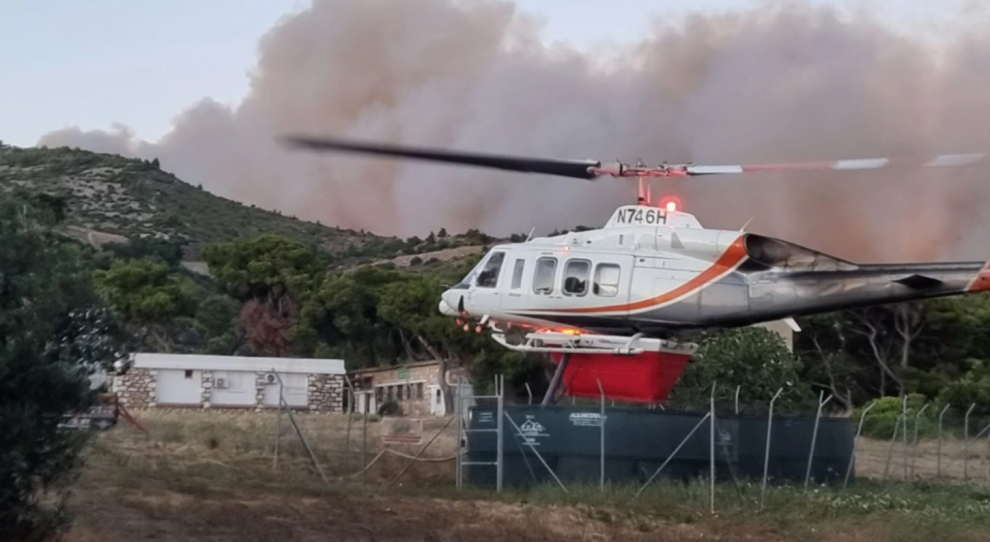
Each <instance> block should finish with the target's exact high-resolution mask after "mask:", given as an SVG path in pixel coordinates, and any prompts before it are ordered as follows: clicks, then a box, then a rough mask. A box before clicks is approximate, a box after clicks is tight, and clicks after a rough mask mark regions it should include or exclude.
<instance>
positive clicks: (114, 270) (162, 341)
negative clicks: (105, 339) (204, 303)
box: [95, 259, 198, 352]
mask: <svg viewBox="0 0 990 542" xmlns="http://www.w3.org/2000/svg"><path fill="white" fill-rule="evenodd" d="M95 278H96V283H97V287H98V289H99V291H100V293H101V294H103V296H104V297H105V298H106V299H107V300H108V301H109V302H110V303H111V304H112V305H113V306H114V307H115V308H116V309H117V310H118V311H119V312H120V313H121V315H122V316H123V317H124V318H125V319H126V321H128V322H129V323H131V324H134V325H136V326H138V327H142V328H144V332H145V335H146V336H150V337H151V338H152V339H153V340H154V341H155V343H156V345H157V347H158V348H160V349H162V350H164V351H166V352H167V351H169V350H170V344H169V340H168V334H167V331H166V330H167V327H168V326H169V324H170V323H172V322H173V321H174V320H175V319H176V318H178V317H180V316H192V315H193V314H194V311H195V308H196V299H197V298H198V292H197V289H196V286H195V285H194V284H193V283H192V282H191V281H190V280H188V279H185V278H184V277H181V276H180V275H178V274H177V273H174V272H172V271H170V270H169V268H168V266H167V265H166V264H164V263H161V262H158V261H155V260H150V259H141V260H123V261H117V262H115V263H114V264H113V266H112V267H111V268H110V269H108V270H98V271H96V273H95Z"/></svg>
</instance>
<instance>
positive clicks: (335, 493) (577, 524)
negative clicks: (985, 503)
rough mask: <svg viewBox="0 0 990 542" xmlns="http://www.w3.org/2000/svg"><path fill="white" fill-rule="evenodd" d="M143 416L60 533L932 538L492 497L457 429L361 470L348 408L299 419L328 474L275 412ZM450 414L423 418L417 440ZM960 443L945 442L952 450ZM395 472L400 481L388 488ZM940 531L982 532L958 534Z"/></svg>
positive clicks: (94, 455)
mask: <svg viewBox="0 0 990 542" xmlns="http://www.w3.org/2000/svg"><path fill="white" fill-rule="evenodd" d="M138 419H139V421H140V422H141V423H142V424H143V425H144V426H145V427H147V429H148V431H149V434H148V435H144V434H142V433H140V432H138V431H137V430H135V429H134V428H132V427H130V426H127V425H126V424H124V423H121V425H119V426H118V427H116V428H114V429H112V430H110V431H108V432H106V433H104V434H101V435H100V437H99V438H98V439H97V441H96V442H95V443H94V445H93V447H92V450H91V452H90V454H89V457H88V459H87V466H86V468H85V471H84V472H83V475H82V477H81V479H80V480H79V481H78V483H77V484H76V486H75V488H74V490H73V494H72V498H71V501H70V506H71V510H72V512H73V513H74V514H75V518H76V519H75V523H74V526H73V528H72V529H71V531H70V532H69V534H68V536H67V540H68V541H69V542H97V541H99V542H116V541H140V540H155V541H163V542H172V541H175V542H179V541H181V542H201V541H202V542H206V541H210V542H217V541H228V540H229V541H254V540H279V541H280V542H293V541H309V540H313V541H316V540H355V541H377V542H385V541H399V540H402V541H431V542H433V541H436V542H439V541H448V540H479V539H483V540H485V541H486V542H501V541H510V540H511V541H513V542H521V541H530V540H532V541H537V540H539V541H561V542H563V541H565V540H566V541H567V542H575V541H602V540H623V541H624V542H637V541H641V540H642V541H646V540H651V541H681V540H699V541H708V540H723V541H724V540H753V541H755V540H760V541H763V540H766V541H775V540H829V541H831V540H853V541H856V540H864V541H866V540H869V541H870V542H877V541H879V540H887V539H889V540H905V539H918V540H922V539H924V540H926V541H929V540H931V537H930V536H929V535H924V536H922V535H918V537H917V538H913V537H911V532H910V529H902V530H897V529H898V528H899V527H898V525H896V524H895V525H892V526H891V525H889V524H888V523H892V522H887V523H885V520H884V517H883V516H877V517H875V518H872V517H868V518H866V519H863V518H858V519H855V520H854V521H848V520H847V519H845V518H830V517H820V518H816V519H815V521H811V522H807V521H802V520H798V521H795V520H794V519H793V518H791V519H786V520H784V519H780V520H772V519H768V518H766V517H760V516H759V515H758V514H756V513H751V512H748V511H746V512H743V513H730V512H728V511H727V512H724V513H720V514H717V515H715V516H711V515H709V514H708V513H707V511H706V510H699V509H698V507H695V508H691V507H689V506H687V505H683V506H681V505H680V504H678V503H677V502H676V501H674V502H667V503H666V504H664V505H663V507H664V509H663V510H657V511H656V512H657V513H651V512H650V511H649V510H647V511H646V512H643V511H642V510H639V511H636V512H635V513H634V512H631V511H629V510H623V508H622V507H621V506H616V507H615V508H612V509H604V508H602V507H601V506H593V505H589V504H547V503H546V502H543V501H539V502H538V501H536V500H532V501H529V500H528V498H526V497H521V498H516V499H515V500H513V499H502V500H496V499H493V498H492V496H491V495H490V494H481V493H474V492H472V491H470V490H462V491H460V492H458V491H455V490H454V489H453V488H452V485H453V477H454V464H453V461H452V452H453V449H454V442H455V441H456V439H455V432H454V428H453V426H448V427H447V429H445V430H444V431H443V432H442V434H441V436H440V437H439V438H438V439H437V440H436V443H435V444H434V445H433V446H431V447H430V449H429V450H428V451H427V452H425V453H424V454H423V456H422V457H421V458H420V459H421V461H416V462H414V463H412V465H411V466H410V467H409V468H408V470H405V471H404V472H403V469H404V468H405V467H406V465H407V464H408V458H409V457H411V456H412V455H413V454H415V453H416V451H418V449H419V448H418V447H416V446H408V447H405V448H402V449H399V448H396V447H394V446H393V447H392V448H393V449H396V451H397V453H385V454H382V455H381V456H380V457H379V458H378V460H377V461H375V463H374V464H373V465H372V467H371V468H370V469H369V470H368V471H367V472H365V473H364V474H363V476H362V473H361V470H360V465H361V464H362V463H361V455H362V452H361V450H362V448H363V445H362V443H363V442H364V439H362V435H363V434H364V428H363V427H362V426H361V424H360V423H359V422H352V423H351V427H350V429H349V430H348V429H347V422H346V420H345V419H344V418H343V417H330V416H318V415H311V416H299V417H298V422H299V424H300V427H301V430H302V432H303V434H304V436H306V437H307V442H308V443H309V444H310V445H311V446H312V447H313V448H314V449H316V450H317V457H318V461H319V463H320V467H321V469H323V471H324V474H325V475H326V478H327V482H323V481H322V480H321V477H320V476H319V475H318V474H317V472H316V471H315V469H314V468H313V466H312V464H311V462H310V461H309V459H308V458H307V456H306V454H305V449H304V447H303V446H302V445H301V443H300V442H299V439H298V436H297V435H296V433H295V431H294V430H293V429H292V426H291V425H290V424H289V423H288V420H284V421H283V424H282V428H281V431H280V435H281V437H280V438H279V459H278V463H277V464H276V462H275V460H274V451H275V420H274V418H273V417H272V416H270V415H268V414H255V413H246V414H231V415H222V414H205V413H201V412H185V413H157V412H156V413H152V412H149V413H144V414H138ZM445 421H446V420H428V421H427V423H426V424H424V425H425V426H426V427H425V428H424V433H425V434H426V439H427V440H428V439H429V437H431V436H433V434H434V433H435V432H436V431H438V430H439V429H440V428H441V427H442V426H443V424H444V423H445ZM377 429H378V427H377V424H372V425H371V426H369V428H368V431H367V435H368V439H367V441H368V447H367V449H366V451H365V454H364V457H365V459H366V460H367V461H370V460H371V459H373V458H375V457H377V456H378V454H379V453H380V452H381V450H382V444H381V439H380V437H379V436H378V431H377ZM348 434H350V437H351V438H350V439H348V438H347V437H348ZM932 446H934V444H932ZM980 448H981V449H980V450H975V449H974V450H970V452H971V453H970V455H973V456H974V459H973V460H972V461H971V463H970V475H971V477H976V474H979V476H982V477H984V479H985V477H986V470H987V469H986V465H987V463H986V461H983V462H982V464H980V465H979V467H977V464H978V463H979V461H978V460H977V459H976V456H978V455H979V454H978V453H977V452H981V453H982V452H985V448H984V447H980ZM860 450H861V452H860V459H859V467H858V469H859V473H860V475H864V476H867V477H879V476H880V475H882V473H883V470H884V466H885V463H886V455H887V450H888V448H887V443H883V442H875V441H869V440H864V441H863V442H862V443H861V447H860ZM932 450H934V448H932ZM960 450H961V448H959V447H958V446H957V447H956V448H953V445H948V446H943V452H945V453H946V456H947V457H954V456H953V454H956V455H959V454H961V451H960ZM919 452H920V454H919V458H918V459H917V460H916V462H915V473H916V474H917V475H918V476H919V477H922V476H926V477H931V476H934V474H935V466H934V465H935V463H936V461H935V459H934V456H933V452H932V451H931V450H929V446H928V443H926V444H925V445H924V446H921V447H920V448H919ZM959 456H960V457H961V455H959ZM896 458H897V451H896V450H895V461H894V462H893V463H892V465H891V468H890V471H891V473H893V472H894V471H897V472H898V473H901V469H902V468H903V465H902V462H900V463H899V462H898V461H897V460H896ZM944 462H947V463H949V466H948V468H947V466H946V464H943V469H944V470H945V471H946V473H947V474H949V475H955V473H958V475H959V476H961V473H962V466H961V461H958V460H957V461H955V464H956V465H955V466H952V464H953V463H952V460H951V459H947V460H944ZM895 466H896V467H897V468H895ZM400 472H402V477H401V478H399V479H398V481H397V482H396V483H395V484H394V485H392V486H389V484H390V482H391V481H392V480H393V479H394V478H395V477H396V475H398V474H399V473H400ZM891 476H893V474H891ZM701 502H704V501H703V500H702V501H701ZM747 510H749V509H747ZM988 536H990V535H988ZM947 539H952V540H957V539H958V540H980V539H987V537H984V536H983V535H978V534H977V535H974V534H972V533H967V534H966V535H965V536H957V537H951V538H947Z"/></svg>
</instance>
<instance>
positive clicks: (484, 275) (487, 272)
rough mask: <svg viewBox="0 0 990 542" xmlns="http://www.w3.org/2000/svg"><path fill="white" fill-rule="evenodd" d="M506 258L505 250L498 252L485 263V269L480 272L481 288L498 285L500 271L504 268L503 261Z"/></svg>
mask: <svg viewBox="0 0 990 542" xmlns="http://www.w3.org/2000/svg"><path fill="white" fill-rule="evenodd" d="M503 260H505V253H504V252H496V253H494V254H492V257H491V258H489V259H488V261H487V262H486V263H485V267H484V269H482V270H481V273H478V282H477V283H476V284H477V285H478V287H479V288H494V287H495V286H497V285H498V273H499V271H501V270H502V261H503Z"/></svg>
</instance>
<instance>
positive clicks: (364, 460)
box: [361, 393, 371, 486]
mask: <svg viewBox="0 0 990 542" xmlns="http://www.w3.org/2000/svg"><path fill="white" fill-rule="evenodd" d="M369 408H371V394H369V393H366V394H364V408H362V409H361V410H363V411H364V421H363V423H362V425H361V485H362V486H363V485H365V484H367V482H368V409H369Z"/></svg>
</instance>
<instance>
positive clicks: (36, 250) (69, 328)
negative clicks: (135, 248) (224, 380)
mask: <svg viewBox="0 0 990 542" xmlns="http://www.w3.org/2000/svg"><path fill="white" fill-rule="evenodd" d="M54 225H55V212H53V210H52V209H50V208H46V207H40V208H39V207H36V206H32V205H30V204H28V203H27V202H25V201H24V200H14V199H10V198H7V197H2V196H0V533H4V537H5V538H8V539H15V540H17V539H38V538H42V537H43V536H45V535H48V534H52V533H54V532H55V531H58V530H59V529H60V528H62V527H65V526H66V525H67V522H68V521H69V520H70V516H69V515H67V513H66V510H65V498H66V495H65V493H64V491H65V489H66V487H67V486H68V484H69V483H71V481H72V479H73V477H74V475H75V474H76V473H77V472H78V467H79V466H80V464H81V455H80V454H81V452H82V449H83V446H84V444H85V440H86V434H85V433H74V432H69V431H64V430H60V429H59V427H58V425H59V423H60V422H61V421H62V419H63V417H64V415H65V414H67V413H70V412H72V411H74V410H76V409H79V408H83V407H85V406H87V401H88V399H89V397H90V383H89V380H88V377H89V376H91V375H92V374H93V373H94V371H97V370H99V369H100V368H103V369H108V368H109V367H110V366H111V365H112V363H113V361H114V359H115V358H116V356H118V355H119V354H120V353H121V352H122V351H123V349H124V344H123V342H122V341H121V340H120V334H119V329H118V328H117V326H116V323H115V320H114V318H113V314H112V313H110V312H108V311H106V310H101V309H100V307H99V298H98V296H97V295H96V293H95V291H94V289H93V286H92V281H91V278H90V277H91V275H90V271H89V270H88V269H86V268H85V267H83V266H82V265H80V262H79V260H78V258H77V257H76V254H77V252H76V251H74V250H71V249H70V248H69V247H68V246H67V245H66V244H65V243H64V242H62V241H60V240H59V239H57V238H56V237H55V236H54V234H53V233H52V228H53V226H54Z"/></svg>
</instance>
